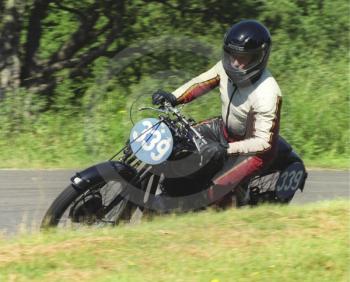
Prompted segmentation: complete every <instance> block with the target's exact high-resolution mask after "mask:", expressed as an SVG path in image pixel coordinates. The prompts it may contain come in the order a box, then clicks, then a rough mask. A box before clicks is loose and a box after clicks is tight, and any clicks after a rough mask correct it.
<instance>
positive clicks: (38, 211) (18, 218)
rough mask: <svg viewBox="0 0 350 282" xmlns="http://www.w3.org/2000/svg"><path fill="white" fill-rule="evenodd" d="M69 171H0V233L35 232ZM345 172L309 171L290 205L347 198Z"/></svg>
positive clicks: (66, 179)
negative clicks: (302, 188) (301, 189)
mask: <svg viewBox="0 0 350 282" xmlns="http://www.w3.org/2000/svg"><path fill="white" fill-rule="evenodd" d="M73 174H74V171H71V170H0V232H1V233H4V234H5V235H6V236H8V235H12V234H15V233H17V232H19V231H21V230H24V231H33V230H37V229H38V226H39V224H40V221H41V219H42V217H43V215H44V213H45V211H46V210H47V208H48V207H49V205H50V204H51V203H52V201H53V200H54V198H55V197H56V196H57V195H58V194H59V193H60V192H61V191H62V190H63V189H64V188H65V187H66V186H67V185H68V184H69V179H70V177H71V176H72V175H73ZM349 176H350V174H349V171H326V170H314V171H309V177H308V179H307V181H306V185H305V190H304V192H303V193H300V192H297V193H296V195H295V196H294V199H293V201H292V204H304V203H309V202H316V201H321V200H331V199H336V198H347V199H349V198H350V195H349V193H350V192H349V189H350V188H349V184H350V177H349Z"/></svg>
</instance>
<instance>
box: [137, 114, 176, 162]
mask: <svg viewBox="0 0 350 282" xmlns="http://www.w3.org/2000/svg"><path fill="white" fill-rule="evenodd" d="M157 123H158V124H157ZM139 131H141V132H140V133H139ZM131 139H132V140H133V141H135V142H136V143H139V144H140V145H141V148H140V147H139V149H137V150H136V151H135V153H136V154H137V155H139V157H140V155H143V157H141V159H142V158H143V161H145V162H150V163H152V164H154V163H158V162H159V161H160V162H162V161H164V160H165V159H167V158H168V156H169V155H170V152H171V150H172V136H171V133H170V130H169V129H168V128H167V126H166V125H165V124H164V123H159V120H156V119H145V120H142V121H141V122H139V123H138V124H137V125H136V126H135V127H134V128H133V130H132V138H131ZM140 151H141V152H140ZM149 158H150V160H149Z"/></svg>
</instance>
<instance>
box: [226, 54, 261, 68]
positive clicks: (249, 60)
mask: <svg viewBox="0 0 350 282" xmlns="http://www.w3.org/2000/svg"><path fill="white" fill-rule="evenodd" d="M264 55H265V52H263V51H261V50H260V51H259V52H238V51H234V52H232V51H231V50H230V51H228V50H226V49H224V58H223V59H224V64H225V66H226V68H228V69H232V70H234V71H240V72H245V71H249V70H251V69H253V68H254V67H256V66H257V65H259V64H260V63H261V62H262V61H263V59H264Z"/></svg>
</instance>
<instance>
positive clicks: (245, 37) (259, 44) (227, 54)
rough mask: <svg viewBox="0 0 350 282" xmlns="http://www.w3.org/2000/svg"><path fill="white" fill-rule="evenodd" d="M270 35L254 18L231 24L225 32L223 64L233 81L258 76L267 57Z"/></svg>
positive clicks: (246, 80)
mask: <svg viewBox="0 0 350 282" xmlns="http://www.w3.org/2000/svg"><path fill="white" fill-rule="evenodd" d="M270 49H271V36H270V32H269V31H268V29H267V28H266V27H265V26H264V25H262V24H261V23H259V22H257V21H254V20H244V21H241V22H239V23H237V24H235V25H233V26H232V27H231V28H230V30H229V31H228V32H227V33H226V34H225V39H224V55H223V60H222V62H223V66H224V69H225V71H226V73H227V75H228V76H229V78H230V79H231V80H232V81H233V82H234V83H243V82H248V81H254V80H256V79H258V78H259V77H260V75H261V74H262V72H263V71H264V69H265V67H266V65H267V61H268V59H269V54H270Z"/></svg>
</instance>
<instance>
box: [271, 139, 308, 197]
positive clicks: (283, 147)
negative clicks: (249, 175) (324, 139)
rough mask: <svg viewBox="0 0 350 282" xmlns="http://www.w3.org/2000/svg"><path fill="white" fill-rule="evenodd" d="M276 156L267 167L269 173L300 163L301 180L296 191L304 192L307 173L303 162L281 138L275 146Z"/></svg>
mask: <svg viewBox="0 0 350 282" xmlns="http://www.w3.org/2000/svg"><path fill="white" fill-rule="evenodd" d="M277 146H278V147H277V148H278V150H277V156H276V158H275V159H274V161H273V162H272V164H271V166H270V167H269V170H270V171H284V170H286V169H287V168H288V167H289V166H290V165H292V164H293V163H300V164H301V165H302V167H303V170H304V172H305V173H304V175H303V178H302V180H301V182H300V184H299V187H298V189H300V190H301V191H303V190H304V185H305V181H306V178H307V172H306V169H305V166H304V162H303V160H302V159H301V158H300V157H299V156H298V155H297V153H296V152H294V150H293V148H292V146H291V145H290V144H289V143H288V142H287V141H286V140H285V139H284V138H283V137H281V136H279V139H278V144H277Z"/></svg>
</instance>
